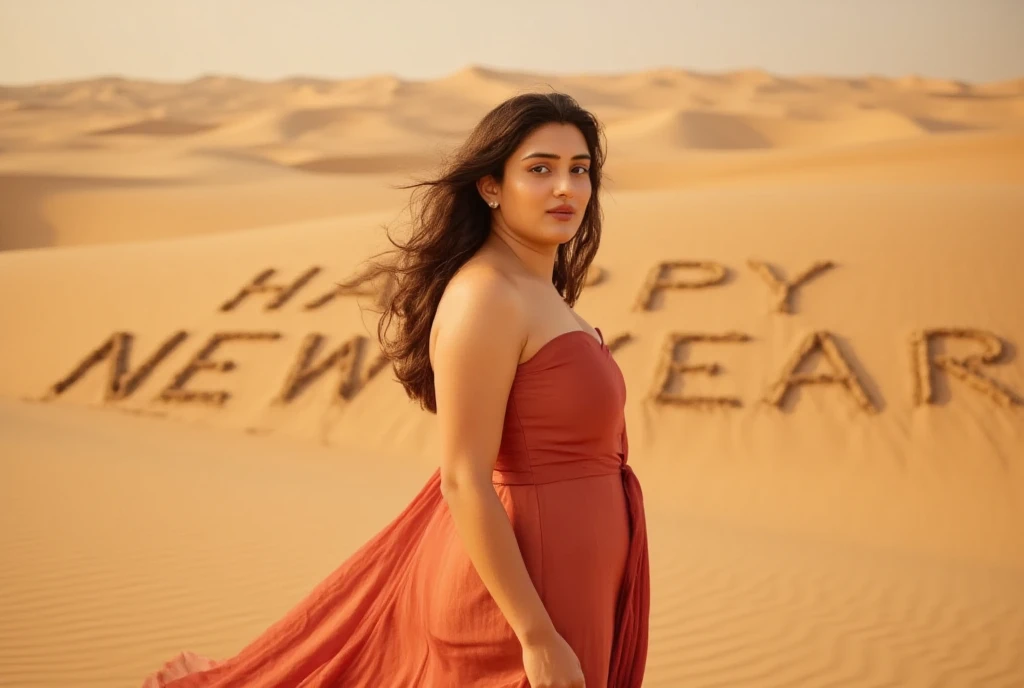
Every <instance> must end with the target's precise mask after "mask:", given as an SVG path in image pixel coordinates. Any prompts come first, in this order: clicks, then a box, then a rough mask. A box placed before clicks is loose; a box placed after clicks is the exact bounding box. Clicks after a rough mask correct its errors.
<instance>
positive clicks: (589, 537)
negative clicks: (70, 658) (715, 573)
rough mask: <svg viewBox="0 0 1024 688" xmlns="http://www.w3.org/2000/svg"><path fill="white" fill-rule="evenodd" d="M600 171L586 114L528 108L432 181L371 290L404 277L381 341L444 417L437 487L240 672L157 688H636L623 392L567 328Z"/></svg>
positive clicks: (278, 628) (635, 515)
mask: <svg viewBox="0 0 1024 688" xmlns="http://www.w3.org/2000/svg"><path fill="white" fill-rule="evenodd" d="M603 159H604V151H603V149H602V146H601V142H600V126H599V124H598V123H597V121H596V119H595V118H594V117H593V116H592V115H591V114H590V113H588V112H587V111H585V110H583V109H582V108H580V106H579V105H578V104H577V103H576V101H574V100H573V99H572V98H570V97H569V96H566V95H562V94H557V93H553V94H527V95H521V96H517V97H514V98H511V99H509V100H508V101H506V102H504V103H502V104H501V105H499V106H498V107H497V108H495V109H494V110H492V111H491V112H490V113H488V114H487V115H486V116H485V117H484V118H483V120H482V121H481V122H480V124H479V125H478V126H477V127H476V129H475V130H474V131H473V133H472V134H471V135H470V137H469V139H468V140H467V141H466V143H465V144H464V146H463V147H462V149H461V150H460V151H459V152H458V153H457V154H456V155H455V157H454V159H453V160H452V161H451V162H450V163H448V165H447V168H446V170H445V172H444V173H443V174H442V176H441V177H440V178H438V179H436V180H433V181H429V182H425V183H423V184H420V185H417V186H420V187H423V188H424V189H425V190H426V195H425V197H424V199H423V207H422V210H421V212H420V213H419V214H418V215H417V224H416V226H415V227H414V231H413V232H412V234H411V237H410V238H409V240H408V241H407V242H406V243H404V244H403V243H396V244H395V245H396V247H397V260H394V261H391V262H389V263H382V264H377V265H376V266H375V267H374V269H373V270H372V271H371V274H373V275H375V276H381V275H384V276H386V277H389V278H391V285H392V288H391V289H390V290H389V292H388V293H387V294H386V295H385V297H384V312H383V317H382V318H381V321H380V325H379V329H378V334H379V335H380V338H381V341H382V343H383V345H384V349H385V351H386V353H387V354H388V356H389V358H390V359H391V361H392V363H393V365H394V368H395V371H396V373H397V375H398V379H399V380H400V381H401V382H402V384H403V386H404V387H405V389H406V391H407V393H408V394H409V395H410V396H411V397H413V398H414V399H417V400H419V402H420V403H421V404H422V405H423V406H424V407H425V408H427V409H428V410H429V411H431V412H434V413H436V414H437V418H438V424H439V430H440V438H441V456H442V459H441V466H440V468H439V470H438V471H437V472H436V473H435V474H434V476H433V477H432V478H431V480H430V481H429V482H428V484H427V485H426V487H425V488H424V489H423V490H422V491H421V492H420V494H419V495H418V496H417V497H416V498H415V499H414V500H413V501H412V503H411V504H410V505H409V506H408V507H407V508H406V509H405V511H404V512H403V513H402V514H400V515H399V516H398V518H397V519H396V520H395V521H393V522H392V523H391V524H390V525H388V526H387V527H386V528H385V529H384V530H383V531H381V532H380V533H379V534H377V535H376V536H375V537H374V538H373V539H372V540H370V542H368V543H367V544H366V545H364V546H363V547H362V548H361V549H360V550H359V551H357V552H356V553H355V554H354V555H353V556H352V557H351V558H350V559H349V560H348V561H346V562H345V563H343V564H342V565H341V567H340V568H339V569H337V570H336V571H335V572H334V573H332V574H331V575H330V576H329V577H328V578H327V580H325V581H324V582H323V583H321V584H320V585H319V586H318V587H317V588H316V589H315V590H314V591H313V592H312V593H311V594H310V596H309V597H308V598H307V599H305V600H304V601H302V602H301V603H299V605H298V606H296V607H295V608H294V609H293V610H292V611H291V612H289V614H288V615H287V616H286V617H285V618H284V619H282V620H280V621H279V622H277V623H276V624H275V625H273V626H272V627H271V628H269V629H268V630H267V631H266V632H265V633H264V634H263V635H262V636H261V637H259V638H257V639H256V640H255V641H254V642H252V643H251V644H250V645H249V646H248V647H246V648H244V649H243V650H242V651H241V652H240V653H239V654H238V655H237V656H235V657H233V658H231V659H228V660H226V661H222V662H213V661H210V660H206V659H203V658H201V657H199V656H197V655H193V654H191V653H185V654H182V655H181V656H179V657H178V658H177V659H175V660H174V661H172V662H170V663H168V665H167V666H165V668H164V670H163V671H162V672H160V673H158V674H156V675H154V676H152V677H150V678H149V680H148V681H147V683H146V686H147V687H152V686H173V687H174V688H186V687H191V686H239V687H241V686H246V687H252V686H259V687H269V686H307V687H310V686H380V687H386V688H398V687H400V686H431V687H433V686H437V687H441V688H449V687H459V688H469V687H481V688H483V687H487V688H498V687H508V688H513V687H514V688H525V687H526V686H531V687H532V688H547V687H552V686H559V687H561V686H573V687H578V686H584V685H585V686H586V687H587V688H602V687H605V686H608V687H610V688H639V686H640V684H641V680H642V677H643V672H644V665H645V662H646V655H647V626H648V609H649V574H648V563H647V537H646V526H645V520H644V510H643V502H642V496H641V492H640V487H639V484H638V482H637V480H636V477H635V476H634V475H633V473H632V470H631V469H630V468H629V467H628V465H627V463H626V460H627V455H628V445H627V437H626V427H625V420H624V415H623V405H624V402H625V396H626V389H625V382H624V379H623V377H622V374H621V372H620V370H619V368H618V366H617V365H616V364H615V362H614V360H613V359H612V356H611V352H610V351H609V349H608V347H607V346H606V345H605V342H604V337H603V335H602V334H601V332H600V330H599V329H594V328H592V327H591V326H590V325H588V324H587V323H586V322H584V321H583V320H582V319H581V318H580V317H579V316H577V315H576V314H575V313H574V311H573V310H572V305H573V304H574V303H575V301H576V299H577V298H578V296H579V294H580V291H581V289H582V287H583V281H584V278H585V275H586V272H587V269H588V267H589V266H590V263H591V261H592V260H593V258H594V254H595V253H596V252H597V248H598V243H599V241H600V237H601V208H600V204H599V200H598V190H599V187H600V183H601V166H602V163H603ZM393 326H394V327H393ZM175 679H177V680H175Z"/></svg>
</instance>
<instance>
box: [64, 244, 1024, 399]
mask: <svg viewBox="0 0 1024 688" xmlns="http://www.w3.org/2000/svg"><path fill="white" fill-rule="evenodd" d="M834 267H835V264H834V263H833V262H832V261H827V260H824V261H817V262H814V263H813V264H811V265H810V266H808V267H807V268H806V269H804V270H803V271H802V272H799V273H797V274H796V275H795V276H794V277H792V278H788V279H787V278H784V277H782V276H780V272H779V271H778V270H777V269H776V268H773V267H772V266H771V265H770V264H769V263H767V262H762V261H759V260H750V261H748V263H747V268H748V269H749V270H751V271H752V272H753V273H754V274H756V275H757V276H758V277H760V278H761V280H762V281H763V282H764V284H765V285H766V287H767V291H768V295H769V298H770V303H771V307H772V309H773V313H776V314H779V315H780V316H783V317H784V316H786V315H787V314H790V313H792V309H793V307H792V302H793V296H794V294H795V293H796V291H797V290H798V289H806V288H808V284H810V283H812V282H813V281H814V280H816V279H818V278H820V277H821V276H822V275H824V274H826V273H828V272H829V271H831V270H832V269H833V268H834ZM322 271H323V269H322V268H320V267H318V266H314V267H310V268H308V269H307V270H305V271H304V272H302V273H301V274H299V275H298V276H295V277H294V278H292V279H291V280H290V281H289V280H287V279H280V278H278V271H277V270H276V269H275V268H267V269H265V270H262V271H261V272H259V273H258V274H256V275H255V277H253V278H252V279H251V280H250V281H249V282H247V283H246V284H244V285H242V287H241V288H240V289H239V290H238V291H237V292H235V293H234V294H233V295H231V296H230V297H229V298H228V299H227V300H226V301H224V302H223V303H222V304H221V305H220V307H219V311H220V312H225V313H226V312H230V311H234V310H236V309H239V308H243V307H255V308H260V307H261V304H262V310H263V311H265V312H267V313H274V312H280V311H281V310H282V309H285V308H289V307H297V308H299V309H301V310H304V311H318V310H320V309H322V308H324V307H325V306H327V305H328V304H330V303H332V302H334V301H336V300H338V299H342V298H345V297H354V296H373V295H374V294H375V293H376V292H375V289H374V288H373V287H372V286H370V285H368V284H366V283H363V284H360V285H359V286H357V287H342V286H334V287H332V288H330V289H329V290H327V291H323V292H321V293H317V294H316V295H313V297H312V298H310V299H309V300H307V301H305V302H304V303H299V299H298V297H299V294H300V292H307V291H311V287H310V283H311V282H312V281H313V280H314V278H315V277H317V276H318V275H319V274H320V273H321V272H322ZM727 275H728V268H727V267H726V266H725V265H722V264H720V263H717V262H713V261H685V260H677V261H660V262H658V263H656V264H655V265H654V266H653V267H652V268H651V269H650V270H649V272H648V273H647V276H646V278H645V279H644V281H643V283H642V284H641V285H640V286H639V289H638V292H637V298H636V300H635V301H634V305H633V309H634V311H636V312H638V313H641V314H642V313H646V312H651V311H654V310H657V308H656V306H655V302H656V301H657V300H658V299H659V297H662V298H663V297H664V295H665V294H666V293H668V292H671V291H673V290H703V289H713V288H723V285H724V283H725V282H726V281H727ZM603 279H604V273H603V271H602V270H601V269H599V268H593V269H592V270H591V271H590V273H589V274H588V276H587V284H588V285H592V284H596V283H598V282H601V281H602V280H603ZM191 339H192V335H191V334H190V333H189V332H187V331H185V330H177V331H174V332H173V333H172V334H171V335H170V336H169V337H168V338H167V339H166V340H164V341H163V342H162V343H161V344H159V345H158V346H157V347H156V349H155V350H154V351H152V352H151V353H150V354H149V356H148V357H145V358H144V360H142V361H141V362H138V364H137V365H135V366H134V367H133V362H132V358H133V342H134V335H133V334H132V333H131V332H125V331H118V332H113V333H112V334H111V335H110V336H109V337H108V338H107V339H106V340H104V341H102V342H100V343H99V344H98V346H97V347H96V348H95V349H93V350H92V351H90V352H88V353H87V354H86V355H85V357H84V358H83V359H82V360H81V362H80V363H79V364H78V365H76V366H75V367H74V368H73V370H72V371H71V372H70V373H68V374H67V375H65V376H64V377H63V378H61V379H60V380H59V381H57V382H56V383H54V384H53V385H52V386H51V387H50V388H49V389H48V390H47V392H46V395H45V396H44V399H47V400H49V399H53V398H55V397H58V396H60V395H62V394H64V393H65V392H66V391H67V390H68V389H69V388H71V387H72V386H73V385H75V384H76V383H77V382H79V381H80V380H81V379H82V378H83V377H84V376H85V375H86V374H87V373H89V371H91V370H93V369H96V368H99V369H102V368H103V367H104V366H105V368H106V382H105V384H104V386H103V393H102V394H103V401H104V402H107V403H116V402H118V401H122V400H124V399H127V398H129V397H132V396H133V395H136V394H138V393H139V390H140V388H141V387H142V386H143V385H144V384H145V382H146V381H147V380H148V379H150V378H151V377H153V374H154V371H155V370H156V369H157V368H159V367H160V366H161V365H162V364H164V363H165V362H166V361H167V360H168V358H169V357H170V356H171V354H172V353H173V352H174V351H175V350H177V349H178V348H179V347H182V346H185V345H186V343H187V342H189V341H190V340H191ZM287 340H288V337H287V336H286V333H284V332H280V331H274V330H266V331H236V330H230V331H222V332H215V333H213V334H212V335H210V336H209V337H208V338H207V339H206V340H205V341H203V342H201V343H200V344H199V346H198V347H197V348H196V349H195V351H194V353H193V354H192V356H191V357H190V358H189V359H188V362H187V363H186V364H185V365H184V366H183V367H181V368H180V369H179V370H177V371H176V372H175V373H174V375H173V376H172V377H171V379H170V382H169V383H167V384H166V385H165V386H164V387H163V388H162V389H160V391H159V392H158V393H157V394H156V395H155V397H153V398H152V400H151V401H152V402H153V403H157V404H167V403H178V404H210V405H214V406H223V405H225V404H227V403H229V402H230V400H231V398H232V393H231V392H230V391H228V390H226V389H211V388H210V387H211V386H212V385H213V382H212V380H213V378H212V376H211V373H215V372H216V373H221V374H226V373H229V372H231V371H234V370H236V369H238V368H239V366H238V365H237V364H236V363H235V362H233V361H231V360H230V359H229V358H226V357H225V354H224V352H223V351H222V348H223V347H225V346H226V345H228V344H230V345H232V346H237V345H240V344H241V343H243V342H244V343H245V345H246V346H255V345H258V346H274V347H286V346H289V344H288V342H287ZM633 340H634V337H633V336H632V334H631V333H629V332H623V333H620V334H618V335H617V336H613V337H609V338H608V340H607V343H608V347H609V349H610V350H611V351H612V352H613V353H614V352H615V351H617V350H619V349H620V348H621V347H623V346H626V345H628V344H629V343H630V342H631V341H633ZM953 340H960V341H962V342H965V343H966V344H967V348H969V349H970V350H971V353H968V354H960V355H956V356H955V355H951V354H947V353H940V351H946V350H947V347H945V346H940V344H948V343H950V342H951V341H953ZM328 341H329V337H328V335H326V334H322V333H319V332H311V333H309V334H306V335H305V337H304V338H303V339H302V341H301V342H299V343H298V347H297V349H293V356H294V358H293V359H292V364H291V366H290V368H289V369H288V370H287V371H286V372H285V373H284V375H283V377H282V380H281V385H280V387H279V389H278V391H277V393H276V394H275V395H274V396H273V398H272V399H269V400H268V402H269V403H274V404H289V403H291V402H293V401H294V400H295V399H297V398H298V397H299V396H300V395H302V394H303V393H304V392H305V391H306V390H307V389H308V388H309V387H310V386H311V385H312V384H313V383H314V382H316V381H317V380H319V379H320V378H322V377H324V376H327V375H332V374H333V375H334V376H336V377H335V379H336V380H338V379H339V378H340V383H338V387H337V391H336V393H335V394H334V396H333V399H334V402H335V403H339V404H346V403H349V402H351V401H352V400H353V399H354V398H355V397H356V396H357V395H358V393H359V392H360V390H362V389H364V388H365V387H366V385H367V384H369V383H370V381H371V380H373V379H374V378H375V377H376V376H377V375H378V374H379V373H380V372H381V371H382V370H383V369H384V368H386V367H387V365H388V361H387V359H386V358H385V357H384V356H383V354H381V353H380V351H379V350H376V348H375V347H372V346H371V345H370V340H369V339H368V338H367V337H365V336H362V335H356V336H352V337H350V338H348V339H346V340H344V341H342V342H341V343H340V344H338V345H337V346H336V347H335V348H334V349H333V350H332V351H327V352H325V351H324V349H326V348H327V345H328ZM755 341H756V340H755V338H754V337H752V336H750V335H748V334H746V333H743V332H669V333H668V334H667V335H665V337H664V341H663V344H662V346H661V347H660V355H659V356H658V357H657V359H656V361H655V363H654V366H653V369H652V371H651V374H652V378H651V384H650V386H649V392H648V396H649V399H650V401H651V402H652V403H654V404H656V405H664V406H672V407H679V408H732V407H741V406H743V405H744V400H742V399H740V398H737V397H735V396H728V395H722V396H709V395H697V394H691V393H689V392H688V391H687V384H686V380H687V379H688V378H690V379H692V376H696V375H704V376H719V375H723V372H724V371H723V366H721V365H720V364H718V363H715V362H713V361H704V362H694V361H692V360H691V358H690V357H691V354H692V349H693V348H694V347H695V345H698V344H699V345H702V346H710V347H717V346H737V345H741V346H750V345H751V344H753V343H755ZM844 348H845V347H841V346H839V344H838V343H837V337H836V335H835V334H834V333H833V332H829V331H827V330H813V331H810V332H807V333H805V334H804V335H802V336H801V337H800V338H799V339H798V340H797V341H794V342H793V347H792V354H791V355H790V356H789V358H788V360H786V361H785V362H784V363H783V364H782V365H781V366H780V368H779V370H778V371H776V374H775V376H774V378H772V379H769V380H766V381H765V386H764V392H763V395H762V396H761V398H759V399H755V400H748V401H754V402H756V403H765V404H769V405H771V406H775V407H781V406H782V405H783V403H784V401H785V399H786V397H787V395H789V394H790V393H791V392H792V391H793V390H794V389H796V388H798V387H800V386H803V385H818V386H828V387H831V388H834V389H835V391H836V396H837V397H840V396H841V397H845V398H846V400H845V401H843V400H838V401H837V403H852V404H854V405H855V407H856V408H858V409H860V410H862V411H863V412H865V413H869V414H873V413H877V412H878V409H879V404H878V403H877V401H876V400H875V399H873V398H872V395H871V394H869V393H868V392H867V391H866V389H865V385H864V384H863V382H862V379H861V377H860V376H858V374H857V372H856V366H854V365H852V364H851V356H850V355H849V354H847V353H844ZM901 348H902V355H904V356H905V357H906V359H905V360H906V362H907V370H908V374H909V376H910V382H911V384H910V385H909V386H908V388H909V389H910V390H912V391H911V402H912V404H913V405H914V406H922V405H928V404H934V403H937V401H936V394H935V392H934V389H935V382H936V380H937V379H938V376H940V375H946V376H949V377H951V378H955V379H956V380H958V381H959V383H962V384H960V385H959V389H962V391H960V392H959V393H980V394H982V395H984V396H985V397H987V398H988V399H990V400H991V402H993V403H994V404H996V405H998V406H1000V407H1004V408H1013V407H1021V406H1024V401H1022V397H1021V396H1020V394H1018V393H1017V392H1016V391H1014V390H1012V389H1010V388H1009V387H1008V386H1007V385H1005V384H1002V383H1000V382H999V381H998V380H997V378H996V376H994V375H993V374H992V369H993V368H996V367H998V366H999V365H1000V364H1002V363H1004V362H1005V361H1004V359H1005V358H1006V354H1007V350H1008V348H1009V347H1008V346H1007V342H1005V341H1004V340H1003V339H1002V338H1001V337H1000V336H999V335H997V334H996V333H993V332H988V331H984V330H979V329H974V328H968V327H957V326H948V327H930V328H922V329H917V330H914V331H911V332H909V333H907V334H906V340H905V343H904V344H903V346H902V347H901ZM808 368H810V370H807V369H808Z"/></svg>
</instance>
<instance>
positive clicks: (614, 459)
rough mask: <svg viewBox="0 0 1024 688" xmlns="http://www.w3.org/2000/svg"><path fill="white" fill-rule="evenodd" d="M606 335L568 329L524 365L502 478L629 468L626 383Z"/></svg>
mask: <svg viewBox="0 0 1024 688" xmlns="http://www.w3.org/2000/svg"><path fill="white" fill-rule="evenodd" d="M598 334H599V335H600V330H598ZM600 336H601V341H600V342H599V341H598V340H597V339H595V338H594V337H593V336H592V335H590V334H589V333H588V332H586V331H583V330H573V331H570V332H566V333H563V334H561V335H558V336H556V337H555V338H554V339H551V340H550V341H548V342H547V343H546V344H544V346H542V347H541V348H540V350H538V351H537V353H536V354H535V355H534V356H533V357H532V358H530V359H529V360H527V361H524V362H523V363H521V364H520V365H519V367H518V369H517V370H516V374H515V378H514V380H513V383H512V388H511V390H510V392H509V399H508V405H507V406H506V409H505V422H504V428H503V430H502V437H501V445H500V448H499V450H498V458H497V462H496V464H495V475H494V482H495V483H502V484H524V483H537V484H541V483H546V482H555V481H558V480H571V479H575V478H581V477H587V476H589V475H607V474H609V473H612V472H615V471H618V470H621V469H622V467H623V464H624V462H625V460H626V452H625V446H624V444H625V441H624V431H625V417H624V412H623V408H624V405H625V401H626V384H625V380H624V378H623V376H622V371H621V370H620V369H619V367H618V365H617V364H616V363H615V360H614V359H613V358H612V354H611V351H610V350H609V348H608V346H607V345H606V344H605V343H604V337H603V335H600Z"/></svg>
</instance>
